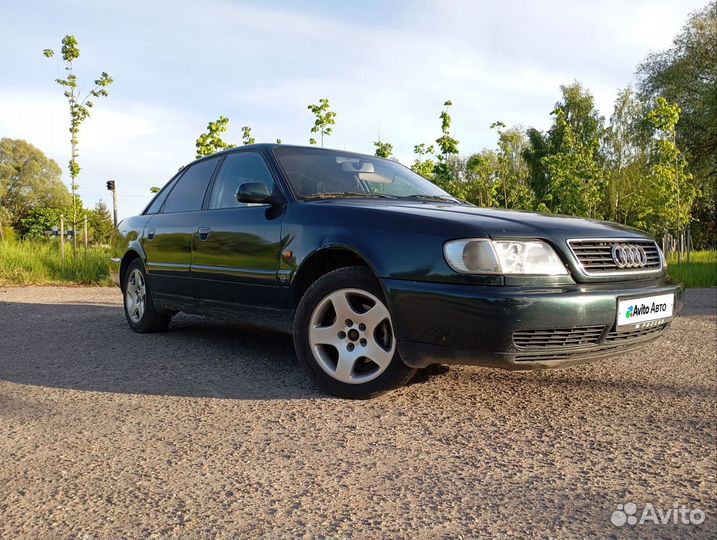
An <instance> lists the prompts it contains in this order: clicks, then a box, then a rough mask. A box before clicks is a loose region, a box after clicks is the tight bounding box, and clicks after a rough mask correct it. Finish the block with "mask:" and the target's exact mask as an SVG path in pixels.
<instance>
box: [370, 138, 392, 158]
mask: <svg viewBox="0 0 717 540" xmlns="http://www.w3.org/2000/svg"><path fill="white" fill-rule="evenodd" d="M373 145H374V146H375V147H376V152H375V154H374V155H376V156H378V157H382V158H386V159H391V157H392V156H393V145H392V144H391V143H387V142H382V141H380V140H379V141H374V142H373Z"/></svg>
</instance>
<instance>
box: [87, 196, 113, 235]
mask: <svg viewBox="0 0 717 540" xmlns="http://www.w3.org/2000/svg"><path fill="white" fill-rule="evenodd" d="M87 217H88V222H89V225H90V229H91V231H92V239H93V240H94V241H95V242H97V243H99V244H108V243H109V241H110V237H111V236H112V231H113V229H114V224H113V222H112V215H111V214H110V211H109V209H108V208H107V204H105V202H104V201H99V202H98V203H97V204H96V205H95V208H94V209H93V210H92V211H90V212H89V213H88V216H87Z"/></svg>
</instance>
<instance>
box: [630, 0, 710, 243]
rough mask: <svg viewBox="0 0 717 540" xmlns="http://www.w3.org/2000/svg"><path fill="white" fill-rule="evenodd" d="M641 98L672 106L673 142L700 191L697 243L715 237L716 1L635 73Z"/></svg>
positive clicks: (696, 210)
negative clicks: (676, 115) (676, 111)
mask: <svg viewBox="0 0 717 540" xmlns="http://www.w3.org/2000/svg"><path fill="white" fill-rule="evenodd" d="M637 74H638V77H639V78H640V91H641V93H642V95H643V96H644V97H645V98H646V99H648V100H650V101H652V102H654V101H655V100H656V98H657V97H658V96H661V97H664V98H665V99H667V100H668V101H670V102H672V103H676V104H677V105H678V106H679V108H680V110H681V114H680V121H679V123H678V124H677V126H676V134H675V135H676V138H675V142H676V144H677V146H678V147H679V148H682V149H684V152H685V157H686V159H687V161H688V162H689V170H690V172H691V173H692V174H693V175H694V181H695V182H696V185H697V188H698V189H699V190H700V191H701V192H702V196H701V197H699V198H698V200H697V204H696V209H695V213H696V216H697V218H698V219H699V220H700V221H701V222H702V224H701V226H700V229H701V230H698V237H699V238H698V242H700V241H701V243H702V244H705V245H714V243H715V239H716V238H717V216H716V215H715V189H716V184H717V160H716V159H715V155H717V2H714V1H712V2H710V3H709V4H707V5H706V6H705V7H704V8H702V9H701V10H699V11H696V12H694V13H692V14H691V15H690V17H689V19H688V20H687V23H686V24H685V26H684V27H683V28H682V30H681V32H680V33H679V34H678V35H677V36H676V37H675V39H674V41H673V46H672V48H670V49H668V50H666V51H661V52H656V53H652V54H650V55H649V56H648V57H647V58H646V59H645V61H644V62H642V64H640V65H639V67H638V69H637Z"/></svg>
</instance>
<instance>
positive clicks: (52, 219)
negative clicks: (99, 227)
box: [18, 197, 89, 238]
mask: <svg viewBox="0 0 717 540" xmlns="http://www.w3.org/2000/svg"><path fill="white" fill-rule="evenodd" d="M74 210H75V211H76V212H77V219H78V223H79V222H80V221H82V220H83V218H84V216H85V215H87V216H88V221H89V214H88V212H87V210H85V208H84V206H83V205H82V201H81V200H80V198H79V197H78V198H77V201H76V204H75V208H74ZM72 211H73V207H72V204H68V205H67V206H61V207H50V206H39V207H36V208H33V209H32V210H30V211H29V212H28V213H27V215H26V216H25V217H24V218H22V220H21V221H20V224H19V226H18V230H19V232H20V234H21V235H23V236H27V237H29V238H42V237H44V236H45V233H46V232H47V231H50V230H52V228H53V227H58V228H59V227H60V216H64V217H65V232H69V231H70V230H74V231H76V230H77V229H76V228H74V227H72V224H71V223H70V222H69V221H68V220H67V216H70V215H71V214H72ZM75 236H77V235H75Z"/></svg>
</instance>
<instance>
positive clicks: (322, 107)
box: [307, 98, 336, 148]
mask: <svg viewBox="0 0 717 540" xmlns="http://www.w3.org/2000/svg"><path fill="white" fill-rule="evenodd" d="M329 106H330V105H329V100H328V99H326V98H321V99H320V100H319V103H318V104H316V105H309V106H308V107H307V108H308V109H309V110H310V111H311V112H312V113H313V114H314V116H315V117H316V119H315V120H314V125H313V127H312V128H311V133H318V134H319V135H320V136H321V147H322V148H323V146H324V136H327V137H328V136H330V135H331V134H332V133H333V128H332V127H331V126H333V125H334V124H336V113H335V112H333V111H332V110H331V109H329ZM309 144H316V140H314V139H313V138H312V139H309Z"/></svg>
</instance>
